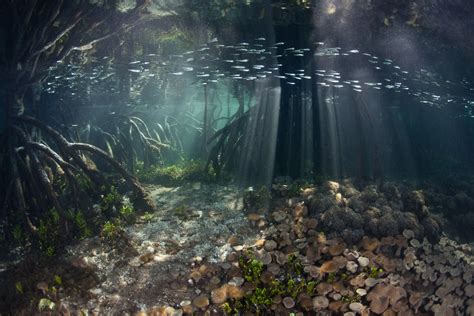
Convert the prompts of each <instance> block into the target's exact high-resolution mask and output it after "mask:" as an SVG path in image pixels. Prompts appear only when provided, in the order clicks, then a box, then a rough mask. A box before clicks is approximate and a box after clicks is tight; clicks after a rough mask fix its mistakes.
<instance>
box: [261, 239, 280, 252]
mask: <svg viewBox="0 0 474 316" xmlns="http://www.w3.org/2000/svg"><path fill="white" fill-rule="evenodd" d="M277 246H278V245H277V243H276V241H274V240H271V239H270V240H266V241H265V246H264V248H265V250H266V251H273V250H275V249H276V248H277Z"/></svg>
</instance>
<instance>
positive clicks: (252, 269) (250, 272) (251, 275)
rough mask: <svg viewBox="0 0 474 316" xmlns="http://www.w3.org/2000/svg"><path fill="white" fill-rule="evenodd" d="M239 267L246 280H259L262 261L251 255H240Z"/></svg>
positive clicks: (257, 281) (256, 281)
mask: <svg viewBox="0 0 474 316" xmlns="http://www.w3.org/2000/svg"><path fill="white" fill-rule="evenodd" d="M239 267H240V269H241V270H242V275H243V277H244V279H245V280H246V281H247V282H252V283H259V282H260V276H261V275H262V272H263V262H261V261H259V260H257V259H255V258H254V257H253V256H250V258H245V256H240V257H239Z"/></svg>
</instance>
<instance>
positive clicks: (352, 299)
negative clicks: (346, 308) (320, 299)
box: [341, 294, 361, 304]
mask: <svg viewBox="0 0 474 316" xmlns="http://www.w3.org/2000/svg"><path fill="white" fill-rule="evenodd" d="M360 300H361V297H360V295H359V294H354V295H352V296H351V295H343V296H342V297H341V301H342V302H344V303H349V304H350V303H360Z"/></svg>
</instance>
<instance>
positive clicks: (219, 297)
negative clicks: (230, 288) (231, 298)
mask: <svg viewBox="0 0 474 316" xmlns="http://www.w3.org/2000/svg"><path fill="white" fill-rule="evenodd" d="M211 300H212V302H213V303H214V304H223V303H224V302H225V301H226V300H227V287H226V286H222V287H220V288H217V289H215V290H213V291H212V292H211Z"/></svg>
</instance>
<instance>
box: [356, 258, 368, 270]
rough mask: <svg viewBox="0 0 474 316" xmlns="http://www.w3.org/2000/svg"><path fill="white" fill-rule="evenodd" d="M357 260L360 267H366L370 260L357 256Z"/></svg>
mask: <svg viewBox="0 0 474 316" xmlns="http://www.w3.org/2000/svg"><path fill="white" fill-rule="evenodd" d="M357 262H359V265H360V266H361V267H362V268H364V267H367V266H368V265H369V264H370V260H369V258H367V257H359V258H357Z"/></svg>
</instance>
